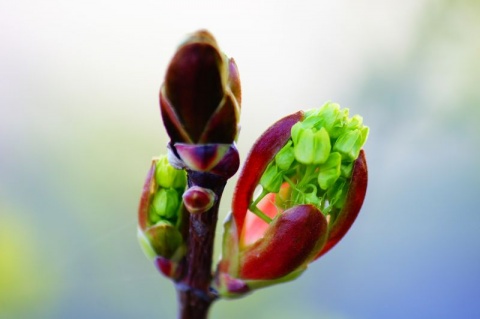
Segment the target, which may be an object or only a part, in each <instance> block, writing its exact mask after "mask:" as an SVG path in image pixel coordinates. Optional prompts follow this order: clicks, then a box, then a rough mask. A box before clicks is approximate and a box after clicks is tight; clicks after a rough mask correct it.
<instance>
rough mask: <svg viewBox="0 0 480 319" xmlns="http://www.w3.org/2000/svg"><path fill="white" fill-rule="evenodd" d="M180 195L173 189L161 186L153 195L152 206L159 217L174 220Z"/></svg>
mask: <svg viewBox="0 0 480 319" xmlns="http://www.w3.org/2000/svg"><path fill="white" fill-rule="evenodd" d="M180 197H181V195H179V194H178V193H177V192H176V191H175V190H174V189H171V188H170V189H165V188H161V189H160V190H159V191H158V192H157V193H156V194H155V196H154V198H153V202H152V206H153V208H154V210H155V212H156V213H157V215H159V216H160V217H161V219H169V220H174V219H176V217H177V211H178V205H179V203H180V199H179V198H180Z"/></svg>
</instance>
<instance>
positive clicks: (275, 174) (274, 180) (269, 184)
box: [260, 162, 283, 193]
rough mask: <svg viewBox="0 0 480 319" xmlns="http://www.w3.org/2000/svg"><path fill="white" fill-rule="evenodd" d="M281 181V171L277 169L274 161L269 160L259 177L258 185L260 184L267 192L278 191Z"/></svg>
mask: <svg viewBox="0 0 480 319" xmlns="http://www.w3.org/2000/svg"><path fill="white" fill-rule="evenodd" d="M282 182H283V175H282V172H281V171H279V169H278V167H277V165H275V162H271V163H270V164H269V165H268V167H267V169H266V170H265V173H263V175H262V178H261V179H260V185H262V187H263V189H264V190H266V191H268V192H269V193H278V191H280V186H282Z"/></svg>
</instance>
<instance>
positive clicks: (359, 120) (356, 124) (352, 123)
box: [346, 115, 363, 130]
mask: <svg viewBox="0 0 480 319" xmlns="http://www.w3.org/2000/svg"><path fill="white" fill-rule="evenodd" d="M362 125H363V117H361V116H360V115H354V116H353V117H352V118H351V119H350V120H349V121H348V122H347V125H346V129H347V130H355V129H358V128H361V127H362Z"/></svg>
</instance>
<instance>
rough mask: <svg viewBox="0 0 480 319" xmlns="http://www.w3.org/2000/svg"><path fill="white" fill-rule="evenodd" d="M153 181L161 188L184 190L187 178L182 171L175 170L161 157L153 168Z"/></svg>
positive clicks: (165, 157) (164, 157)
mask: <svg viewBox="0 0 480 319" xmlns="http://www.w3.org/2000/svg"><path fill="white" fill-rule="evenodd" d="M155 181H156V182H157V184H158V185H159V186H160V187H162V188H172V187H173V188H185V186H186V184H187V177H186V173H185V171H184V170H180V169H176V168H174V167H173V166H172V165H170V163H169V162H168V158H167V156H165V155H164V156H161V157H160V158H159V159H158V161H157V164H156V168H155Z"/></svg>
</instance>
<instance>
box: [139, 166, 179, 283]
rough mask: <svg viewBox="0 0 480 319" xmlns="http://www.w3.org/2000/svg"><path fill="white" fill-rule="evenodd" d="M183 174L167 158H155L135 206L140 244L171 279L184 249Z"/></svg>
mask: <svg viewBox="0 0 480 319" xmlns="http://www.w3.org/2000/svg"><path fill="white" fill-rule="evenodd" d="M184 174H185V173H184V172H183V171H182V170H177V169H174V168H173V167H171V166H170V164H169V163H168V161H166V157H160V158H159V159H154V160H153V161H152V165H151V168H150V170H149V172H148V174H147V178H146V180H145V184H144V187H143V192H142V197H141V199H140V205H139V209H138V226H139V227H138V240H139V243H140V246H141V247H142V250H143V251H144V253H145V255H146V256H147V257H148V258H149V259H154V260H155V263H156V265H157V266H159V264H158V263H159V262H160V264H161V266H162V267H159V269H160V270H161V271H162V273H164V274H165V275H166V276H169V277H172V278H174V276H176V275H177V270H176V269H177V268H178V265H179V262H180V261H181V260H182V258H183V256H184V255H185V252H186V249H185V243H186V238H185V237H184V235H183V234H185V223H184V222H183V220H184V216H185V212H184V208H183V205H182V204H181V197H182V193H183V190H184V189H185V187H186V178H185V175H184ZM160 257H161V258H160ZM159 258H160V259H159ZM167 266H168V267H167ZM167 268H168V269H169V270H168V271H167Z"/></svg>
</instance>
